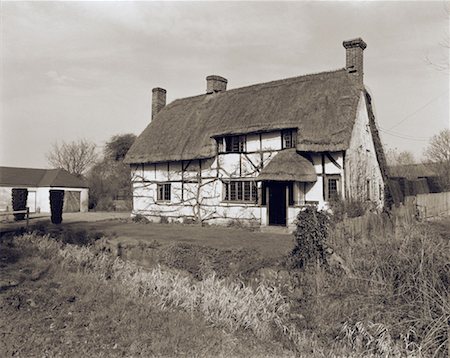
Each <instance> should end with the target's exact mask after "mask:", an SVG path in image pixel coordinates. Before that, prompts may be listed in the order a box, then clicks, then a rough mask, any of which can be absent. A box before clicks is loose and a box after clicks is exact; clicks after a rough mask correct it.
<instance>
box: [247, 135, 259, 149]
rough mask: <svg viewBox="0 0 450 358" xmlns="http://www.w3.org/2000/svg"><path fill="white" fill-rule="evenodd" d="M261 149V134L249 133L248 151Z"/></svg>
mask: <svg viewBox="0 0 450 358" xmlns="http://www.w3.org/2000/svg"><path fill="white" fill-rule="evenodd" d="M259 150H260V144H259V134H248V135H247V152H257V151H259Z"/></svg>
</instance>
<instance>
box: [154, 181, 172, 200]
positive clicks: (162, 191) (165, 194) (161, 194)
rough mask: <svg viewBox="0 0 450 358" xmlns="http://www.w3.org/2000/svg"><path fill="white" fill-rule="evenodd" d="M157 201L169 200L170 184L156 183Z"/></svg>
mask: <svg viewBox="0 0 450 358" xmlns="http://www.w3.org/2000/svg"><path fill="white" fill-rule="evenodd" d="M156 190H157V192H158V199H157V200H158V201H170V184H157V188H156Z"/></svg>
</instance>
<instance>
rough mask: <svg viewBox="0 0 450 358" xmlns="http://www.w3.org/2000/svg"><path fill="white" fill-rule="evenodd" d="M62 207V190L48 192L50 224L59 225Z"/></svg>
mask: <svg viewBox="0 0 450 358" xmlns="http://www.w3.org/2000/svg"><path fill="white" fill-rule="evenodd" d="M63 206H64V190H50V211H51V213H52V218H51V220H52V223H53V224H61V222H62V213H63Z"/></svg>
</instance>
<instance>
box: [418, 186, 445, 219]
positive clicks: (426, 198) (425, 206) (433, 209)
mask: <svg viewBox="0 0 450 358" xmlns="http://www.w3.org/2000/svg"><path fill="white" fill-rule="evenodd" d="M415 205H416V206H417V209H418V211H419V212H420V215H421V217H422V218H424V219H429V218H436V217H442V216H450V192H445V193H434V194H418V195H417V196H416V197H415Z"/></svg>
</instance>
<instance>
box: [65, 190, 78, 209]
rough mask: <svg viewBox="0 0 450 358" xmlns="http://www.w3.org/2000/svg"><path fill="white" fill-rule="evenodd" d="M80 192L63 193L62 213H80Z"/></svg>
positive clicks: (67, 191)
mask: <svg viewBox="0 0 450 358" xmlns="http://www.w3.org/2000/svg"><path fill="white" fill-rule="evenodd" d="M80 194H81V193H80V192H79V191H70V190H66V191H65V192H64V206H63V212H65V213H74V212H77V211H80Z"/></svg>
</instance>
